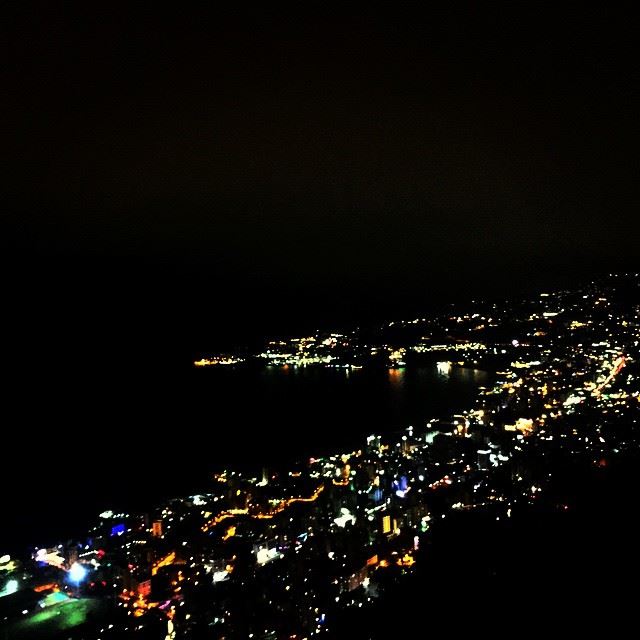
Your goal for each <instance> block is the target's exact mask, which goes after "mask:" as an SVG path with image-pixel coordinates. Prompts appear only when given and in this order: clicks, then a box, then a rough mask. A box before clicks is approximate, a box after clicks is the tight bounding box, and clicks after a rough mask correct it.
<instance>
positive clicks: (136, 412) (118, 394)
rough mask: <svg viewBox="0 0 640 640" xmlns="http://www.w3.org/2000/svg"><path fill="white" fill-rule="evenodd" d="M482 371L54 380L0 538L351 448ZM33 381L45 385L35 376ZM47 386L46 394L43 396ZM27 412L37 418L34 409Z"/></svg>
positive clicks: (458, 399)
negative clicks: (218, 473)
mask: <svg viewBox="0 0 640 640" xmlns="http://www.w3.org/2000/svg"><path fill="white" fill-rule="evenodd" d="M489 381H490V376H489V374H487V373H485V372H482V371H477V370H472V369H453V370H452V371H451V373H450V374H449V375H447V376H443V375H441V374H439V373H438V372H437V370H436V367H435V365H434V366H433V367H429V368H416V369H411V368H409V369H397V370H385V369H379V370H364V369H363V370H347V369H317V368H305V369H299V368H265V369H257V368H256V369H246V368H228V369H227V368H215V369H214V368H207V369H196V368H191V367H189V368H184V369H183V370H182V371H179V372H177V373H176V372H168V371H163V370H156V371H145V370H144V368H141V369H137V370H133V371H130V372H129V373H128V374H127V375H123V376H119V375H116V374H115V373H114V374H110V375H109V376H105V375H102V376H100V377H97V378H96V379H95V383H93V382H92V377H91V375H90V374H87V376H85V377H84V379H83V381H82V382H79V379H78V380H76V381H75V383H74V384H69V388H68V389H67V392H66V393H60V392H59V390H60V388H62V387H63V386H64V385H61V384H60V382H59V381H58V383H57V385H56V387H55V388H56V393H55V394H51V395H50V396H48V397H46V398H45V400H43V402H44V403H45V405H46V415H51V416H62V417H63V420H62V423H61V424H60V423H57V426H55V428H54V426H53V425H52V427H51V429H49V430H48V434H47V435H46V436H45V438H44V439H43V440H42V441H41V442H40V443H34V442H25V443H24V445H25V447H26V448H27V450H28V455H27V456H26V458H25V460H24V464H23V465H18V467H17V469H18V471H17V472H16V473H17V477H15V478H14V479H13V480H14V483H13V484H12V485H11V486H10V487H5V490H6V492H7V499H6V500H5V501H4V502H5V509H4V517H3V521H4V523H5V524H4V526H3V527H2V530H0V552H2V550H3V547H7V548H11V549H15V548H16V547H24V546H26V545H27V544H46V543H51V542H54V541H58V540H61V539H63V538H64V537H65V536H70V535H81V534H82V532H83V531H84V529H85V526H86V524H87V523H88V522H89V520H90V519H91V518H93V517H95V516H96V514H98V513H99V512H101V511H102V510H104V509H106V508H112V509H118V510H120V509H129V508H132V509H145V508H148V507H152V506H153V505H154V504H156V502H157V501H158V500H160V499H162V498H164V497H169V496H173V495H182V494H188V493H195V492H198V491H206V489H207V486H208V482H209V480H208V478H209V474H210V472H211V471H212V470H214V469H217V468H220V467H223V466H226V465H237V466H240V467H242V468H245V469H256V470H259V469H260V468H261V467H262V466H263V465H268V466H278V465H286V464H288V463H290V462H292V461H295V460H296V459H306V458H308V457H310V456H317V455H322V454H325V453H330V452H336V451H343V450H350V449H351V448H353V447H357V446H360V445H361V444H362V443H363V442H364V439H365V437H366V435H367V434H370V433H374V432H375V433H380V434H382V435H383V436H384V435H385V434H390V433H391V432H392V431H393V430H396V429H399V428H404V427H407V426H409V425H414V426H418V425H421V424H423V423H424V422H425V421H426V420H428V419H430V418H432V417H437V416H440V415H446V414H448V413H452V412H457V411H458V410H460V409H463V408H466V407H469V406H471V405H472V403H473V399H474V397H475V394H476V392H477V387H478V386H479V385H485V384H487V383H488V382H489ZM38 388H45V385H44V384H43V381H39V382H38ZM45 395H46V394H45ZM35 415H36V417H38V419H42V418H43V415H45V412H43V411H42V410H41V409H40V410H39V411H37V412H36V414H35Z"/></svg>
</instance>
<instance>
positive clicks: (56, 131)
mask: <svg viewBox="0 0 640 640" xmlns="http://www.w3.org/2000/svg"><path fill="white" fill-rule="evenodd" d="M129 4H130V3H122V4H118V3H110V2H109V3H102V5H101V6H99V5H98V4H97V3H76V4H69V3H62V2H42V3H16V6H9V5H5V6H4V7H3V9H2V14H3V15H2V23H3V27H2V29H3V37H2V42H3V49H4V53H3V59H4V60H5V68H6V70H7V72H8V74H7V75H8V77H7V78H6V80H5V81H4V82H3V93H4V94H5V96H4V99H3V100H2V102H3V106H2V110H3V115H2V125H1V126H2V128H3V129H4V143H3V148H4V153H3V156H4V161H5V166H4V170H3V173H4V177H5V179H6V187H5V189H4V193H3V201H4V204H3V208H5V207H6V212H5V214H4V215H3V218H4V220H5V221H6V222H7V223H8V233H3V237H4V239H5V241H7V243H8V246H7V248H6V250H5V252H4V257H5V259H6V269H5V271H6V274H7V275H8V276H9V278H8V280H9V283H8V287H9V297H10V299H11V300H12V302H13V308H14V309H15V313H16V314H17V316H16V317H17V318H18V319H19V321H18V323H17V324H18V325H19V326H20V327H21V328H22V329H23V330H24V327H28V328H29V329H28V331H29V335H30V337H31V338H32V339H36V338H37V340H36V343H37V345H38V348H42V349H45V350H46V349H49V348H51V344H52V342H55V340H53V339H52V334H55V335H58V336H61V337H64V339H65V344H66V346H65V348H70V349H74V350H75V352H76V353H82V352H83V351H84V350H85V349H86V348H87V345H91V346H98V347H99V346H100V343H101V341H103V342H104V340H105V339H106V337H107V336H109V335H111V336H115V337H113V339H112V343H113V344H116V343H117V344H126V345H128V346H127V348H129V346H132V345H137V346H140V345H142V343H144V341H145V340H147V342H149V343H151V342H154V343H155V341H156V340H157V339H158V338H159V337H162V339H163V340H166V341H168V342H173V343H175V344H179V345H182V343H183V342H185V345H183V346H186V342H189V344H188V349H197V348H199V346H200V345H202V347H203V348H213V347H215V345H216V344H217V342H216V341H221V342H223V339H222V338H221V336H223V335H224V334H226V333H227V332H233V330H234V329H235V330H236V332H239V333H242V331H243V330H245V329H246V330H247V331H248V332H249V333H252V334H253V335H261V334H263V333H267V332H274V331H276V330H277V329H278V328H279V327H281V328H282V329H284V330H289V329H292V330H293V329H296V328H303V327H308V326H313V325H314V324H322V323H340V322H344V321H352V320H353V319H367V318H368V317H373V316H377V317H381V316H392V317H396V316H398V315H402V314H403V313H405V312H406V313H409V312H411V311H413V310H415V309H420V308H422V307H424V306H426V305H427V304H430V303H431V302H432V301H433V300H442V299H447V298H456V297H465V296H468V295H475V294H476V293H478V294H486V295H500V294H502V293H505V292H509V291H518V290H524V289H526V288H527V287H530V286H533V285H537V284H538V283H540V284H541V285H546V283H547V282H551V283H553V282H555V281H559V282H560V281H562V280H563V279H571V278H575V277H579V276H581V275H583V274H584V275H587V276H589V275H591V274H592V273H596V272H599V271H601V270H603V269H606V270H608V269H609V268H619V267H627V266H633V262H634V261H635V259H636V256H635V252H636V244H637V237H638V230H639V229H638V221H637V214H636V210H637V202H638V195H639V193H638V180H637V177H638V161H637V149H638V141H639V138H640V136H639V135H638V134H639V127H638V124H637V114H638V112H639V109H638V107H639V106H640V105H639V104H638V97H637V92H636V89H637V77H638V73H637V72H638V69H637V65H636V58H637V51H636V46H635V43H634V39H635V36H636V33H637V28H638V24H637V22H636V21H635V20H632V19H630V17H629V16H628V15H625V14H620V13H618V12H617V11H616V10H615V9H613V8H607V7H604V6H603V7H600V8H598V9H589V8H585V7H584V6H582V5H581V4H575V5H572V6H571V7H569V8H567V9H565V10H563V11H558V10H557V9H550V8H547V9H545V8H544V7H542V6H540V5H538V3H531V5H530V6H527V5H526V4H525V3H518V7H517V9H516V10H515V11H513V10H512V11H508V10H507V11H505V10H504V9H500V10H494V9H491V8H490V7H488V6H485V3H479V2H476V3H470V4H468V5H466V6H464V8H459V9H447V10H443V11H433V12H431V13H420V14H418V13H415V14H412V13H410V12H408V11H406V10H403V9H398V10H395V11H389V12H383V11H378V10H375V9H374V8H372V7H371V6H368V5H367V6H365V7H364V8H363V9H362V10H361V11H360V12H357V11H355V10H354V11H352V12H349V13H345V12H343V11H341V10H331V11H329V10H328V9H326V8H323V7H324V3H315V2H309V3H305V13H304V15H303V14H302V13H296V12H293V13H292V12H291V11H290V10H289V9H287V10H285V9H284V8H282V9H280V10H276V9H271V8H262V9H260V10H254V9H251V8H249V7H248V6H243V7H242V8H239V9H237V10H222V9H219V8H218V7H216V8H215V9H213V8H212V9H210V10H209V11H207V12H201V11H200V10H198V9H196V8H194V7H191V6H189V5H188V4H187V5H179V4H175V3H174V4H173V6H172V7H171V9H169V10H166V9H161V8H160V7H159V4H162V3H153V2H149V3H135V10H134V11H132V9H131V7H130V6H128V5H129ZM7 63H8V64H7ZM248 318H251V321H249V320H248ZM254 318H255V321H254ZM239 328H241V329H242V331H238V329H239ZM47 332H49V333H47ZM18 333H20V332H18ZM214 334H217V337H216V335H214ZM149 336H152V339H150V338H149ZM187 338H188V340H187ZM240 340H241V338H240ZM32 344H33V343H32ZM147 346H148V345H147Z"/></svg>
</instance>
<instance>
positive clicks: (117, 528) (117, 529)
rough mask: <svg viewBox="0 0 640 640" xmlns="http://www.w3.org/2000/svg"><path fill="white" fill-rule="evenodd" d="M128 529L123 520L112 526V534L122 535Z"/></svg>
mask: <svg viewBox="0 0 640 640" xmlns="http://www.w3.org/2000/svg"><path fill="white" fill-rule="evenodd" d="M125 531H126V527H125V525H124V523H123V522H121V523H120V524H116V525H114V526H113V527H111V535H112V536H121V535H122V534H123V533H124V532H125Z"/></svg>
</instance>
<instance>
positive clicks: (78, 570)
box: [69, 562, 87, 584]
mask: <svg viewBox="0 0 640 640" xmlns="http://www.w3.org/2000/svg"><path fill="white" fill-rule="evenodd" d="M86 575H87V570H86V569H85V568H84V567H83V566H82V565H81V564H80V563H78V562H74V563H73V564H72V565H71V569H69V579H70V580H71V582H75V583H76V584H79V583H80V582H81V581H82V580H84V579H85V577H86Z"/></svg>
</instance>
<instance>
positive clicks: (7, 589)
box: [0, 580, 18, 596]
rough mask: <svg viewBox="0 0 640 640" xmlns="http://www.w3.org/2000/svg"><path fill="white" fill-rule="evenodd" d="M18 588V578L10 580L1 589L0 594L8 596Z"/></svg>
mask: <svg viewBox="0 0 640 640" xmlns="http://www.w3.org/2000/svg"><path fill="white" fill-rule="evenodd" d="M17 590H18V581H17V580H8V581H7V584H5V585H4V589H3V590H2V591H0V596H8V595H11V594H12V593H15V592H16V591H17Z"/></svg>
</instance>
